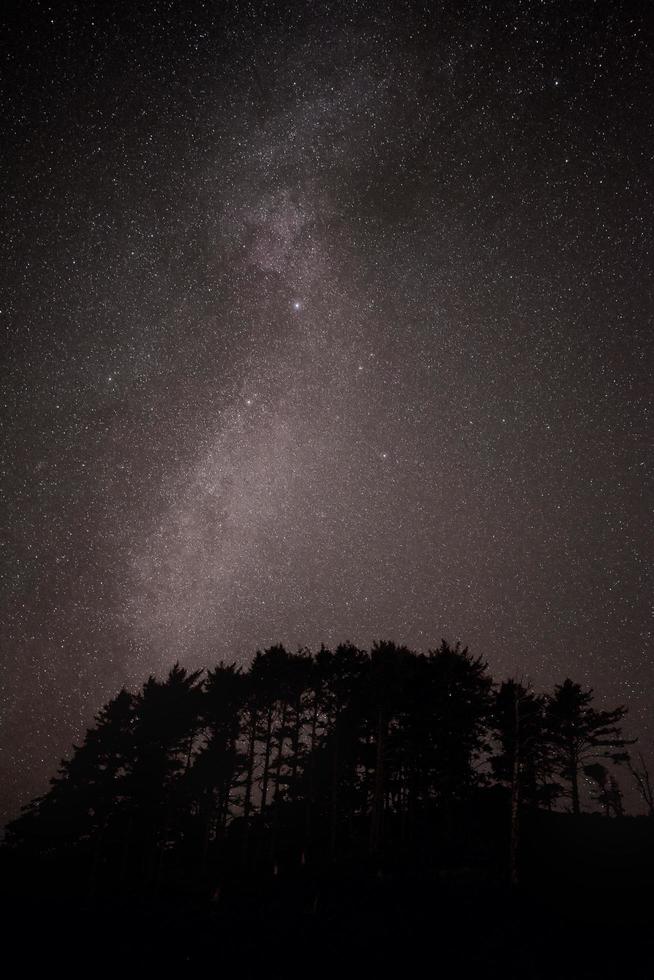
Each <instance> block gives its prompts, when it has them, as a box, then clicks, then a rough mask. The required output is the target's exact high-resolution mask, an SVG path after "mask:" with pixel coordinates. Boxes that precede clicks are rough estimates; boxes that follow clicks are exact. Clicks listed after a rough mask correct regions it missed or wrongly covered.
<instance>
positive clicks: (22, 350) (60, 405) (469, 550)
mask: <svg viewBox="0 0 654 980" xmlns="http://www.w3.org/2000/svg"><path fill="white" fill-rule="evenodd" d="M432 7H433V9H432ZM6 26H7V31H6V35H7V38H8V43H7V45H6V47H5V52H4V56H3V57H4V61H5V70H6V72H7V75H8V78H9V80H10V82H9V86H8V96H7V98H6V100H5V105H4V109H3V112H4V117H5V118H4V123H5V126H4V128H5V132H6V134H7V137H6V152H5V167H6V171H5V175H4V178H5V179H4V183H5V187H6V192H5V194H4V201H3V211H4V215H3V218H4V221H3V224H4V227H5V229H6V234H5V239H4V244H3V245H2V246H1V248H2V267H3V279H4V282H3V295H2V313H1V315H2V321H3V326H4V329H5V333H6V336H7V354H8V356H7V358H6V365H5V371H4V378H3V403H4V412H3V440H2V450H1V452H2V473H3V483H2V489H3V501H4V509H3V512H4V535H3V540H4V549H5V561H4V563H3V571H2V589H3V599H4V602H3V608H4V610H5V614H4V617H3V631H2V647H3V658H4V663H5V669H4V671H3V690H2V693H1V697H2V705H3V727H4V735H3V738H2V746H1V749H2V761H1V763H0V765H1V771H2V773H3V775H4V777H5V778H4V780H3V782H4V784H5V787H6V789H5V797H4V800H3V805H4V807H5V809H6V811H7V812H8V813H9V812H14V811H15V809H16V807H17V805H18V803H19V802H22V801H24V800H25V798H26V797H28V796H29V795H31V794H33V793H34V792H36V791H38V790H40V789H42V788H43V785H44V783H45V780H46V777H47V776H48V775H49V774H51V772H52V771H53V769H54V766H55V764H56V761H57V758H58V757H59V756H60V755H61V754H62V753H64V752H65V751H67V749H68V746H69V745H70V743H71V741H72V740H73V739H75V738H79V737H80V733H81V732H82V731H83V730H84V728H85V727H86V725H87V724H89V722H90V720H91V718H92V716H93V713H94V711H95V710H96V709H97V708H98V706H99V704H100V703H101V702H102V700H103V699H106V697H108V696H109V695H111V694H112V693H114V692H115V691H116V689H117V688H118V687H120V686H121V685H122V684H127V685H135V684H138V683H140V682H141V681H142V680H143V679H144V678H145V676H147V674H148V673H150V672H154V673H161V672H162V671H164V670H165V669H167V668H168V667H169V666H170V665H171V664H172V663H173V662H174V661H175V660H180V661H181V662H182V663H184V664H186V665H188V666H210V665H211V664H213V663H215V662H216V661H217V660H219V659H221V658H225V659H228V660H229V659H236V660H238V661H240V662H247V660H248V659H249V657H250V656H251V655H252V653H253V652H254V650H255V649H256V647H257V646H264V645H267V644H269V643H272V642H278V641H282V642H285V643H287V644H288V645H290V646H291V647H293V646H295V645H296V644H308V645H313V646H315V645H317V644H319V643H320V642H323V641H324V642H325V643H331V642H337V641H338V640H341V639H346V638H349V639H351V640H353V641H355V642H358V643H360V644H362V645H366V646H367V645H368V644H369V643H370V642H371V641H372V640H373V639H375V638H378V637H382V636H383V637H392V638H396V639H398V640H400V641H402V642H406V643H408V644H410V645H413V646H414V647H415V648H417V649H427V648H428V647H430V646H434V645H436V644H437V643H438V641H439V640H440V637H441V636H446V637H448V638H449V639H451V640H456V639H457V638H462V639H463V640H464V641H465V642H466V643H468V644H469V645H470V647H471V649H472V650H473V651H474V652H475V653H479V654H482V655H483V656H484V657H485V658H486V659H487V660H488V661H489V664H490V667H491V670H492V672H493V674H494V675H495V676H497V677H501V676H505V675H507V674H510V673H513V674H518V675H520V676H522V677H527V678H530V679H531V680H532V681H533V682H534V684H535V685H536V686H537V687H543V686H551V685H552V684H553V683H555V682H559V681H561V680H562V679H563V677H565V676H566V675H568V674H569V675H570V676H572V677H573V678H574V679H575V680H579V681H581V682H583V683H584V684H590V685H592V686H593V687H595V689H596V691H597V693H598V696H600V697H601V698H602V699H609V700H612V701H616V702H627V703H628V704H629V705H630V706H631V712H632V714H631V725H632V728H633V729H634V731H635V732H636V733H637V734H639V735H641V736H642V737H643V739H644V747H645V749H646V751H647V750H648V740H651V737H652V734H653V732H652V727H651V724H650V721H649V716H650V714H651V708H652V701H651V691H650V685H651V681H652V663H651V656H652V654H651V619H650V616H651V609H650V608H649V606H650V601H649V600H650V599H651V592H650V591H648V584H647V583H648V566H649V563H650V561H651V543H652V542H651V533H650V530H649V527H650V524H649V520H648V518H649V508H648V501H649V500H651V494H650V491H651V443H650V441H649V434H650V433H651V426H650V424H649V416H648V410H649V407H650V398H649V395H650V371H651V364H652V360H651V355H652V332H651V283H650V281H648V279H649V254H650V247H651V204H652V201H651V175H650V173H649V170H648V167H649V165H650V163H651V160H650V159H649V154H648V140H647V133H648V131H649V133H650V135H651V109H650V107H651V105H652V94H653V93H652V65H651V55H649V54H648V51H647V47H646V42H645V24H644V9H643V8H640V10H638V9H637V10H636V13H633V14H632V13H631V11H630V10H629V9H628V5H625V6H624V7H623V6H622V5H617V6H616V5H615V4H614V3H610V2H597V3H584V2H582V3H579V4H574V5H569V4H559V3H557V2H554V0H552V2H536V0H533V2H531V0H523V2H519V0H515V2H509V3H502V4H485V3H465V2H458V3H454V2H452V3H444V4H434V5H429V4H423V5H420V4H405V3H402V2H400V0H396V2H392V3H390V2H389V3H363V2H362V3H342V4H341V3H330V2H327V3H324V4H323V3H321V4H319V5H313V4H290V3H286V4H278V3H273V2H271V3H254V2H252V3H249V2H228V3H222V4H220V3H219V4H213V3H188V2H187V3H183V4H181V3H180V4H178V5H176V4H170V3H164V2H153V3H149V4H145V5H140V4H134V5H129V6H127V5H125V6H124V7H123V6H122V5H120V4H117V5H95V4H93V3H84V4H70V5H64V6H59V5H56V4H46V3H37V2H34V3H31V4H26V5H23V7H22V10H21V14H20V16H18V15H17V16H16V17H15V18H14V19H13V20H11V21H8V22H7V25H6Z"/></svg>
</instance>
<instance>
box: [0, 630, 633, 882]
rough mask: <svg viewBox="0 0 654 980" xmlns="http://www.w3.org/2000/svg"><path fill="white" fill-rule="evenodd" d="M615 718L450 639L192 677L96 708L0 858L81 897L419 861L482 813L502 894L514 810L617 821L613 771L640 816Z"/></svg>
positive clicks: (574, 693)
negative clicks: (74, 872) (70, 882)
mask: <svg viewBox="0 0 654 980" xmlns="http://www.w3.org/2000/svg"><path fill="white" fill-rule="evenodd" d="M625 713H626V709H625V708H624V707H622V706H619V707H616V708H613V709H610V710H600V709H598V708H596V707H595V706H594V703H593V693H592V691H591V690H590V689H584V688H583V687H582V686H581V685H579V684H577V683H574V682H573V681H572V680H570V679H566V680H565V681H563V683H562V684H560V685H557V686H556V687H555V688H554V690H553V691H552V692H551V693H548V694H537V693H536V692H534V691H533V690H532V689H531V688H530V687H529V685H525V684H522V683H521V682H519V681H517V680H514V679H510V680H507V681H504V682H502V683H500V684H495V683H494V682H493V679H492V678H491V676H490V674H489V673H488V668H487V665H486V664H485V663H484V662H483V661H482V660H481V658H475V657H473V656H472V655H471V654H470V653H469V652H468V649H467V648H462V647H461V645H460V644H456V645H455V646H451V645H449V644H448V643H447V642H445V641H443V642H442V643H441V645H440V646H439V647H438V648H437V649H435V650H430V651H429V652H428V653H426V654H418V653H415V652H413V651H411V650H409V649H408V648H406V647H404V646H399V645H396V644H395V643H392V642H379V643H375V644H374V645H373V646H372V649H371V650H370V651H365V650H362V649H359V648H357V647H356V646H353V645H352V644H350V643H344V644H340V645H339V646H337V647H336V648H335V649H333V650H332V649H327V648H325V647H322V648H321V649H320V650H319V651H318V652H317V653H315V654H312V653H311V652H309V651H308V650H304V649H301V650H299V651H298V652H296V653H292V652H289V651H288V650H286V649H285V648H284V647H283V646H273V647H270V648H269V649H266V650H264V651H263V652H261V651H260V652H257V654H256V656H255V657H254V659H253V661H252V663H251V665H250V666H249V668H247V669H242V668H240V667H238V666H236V665H235V664H226V663H224V662H221V663H220V664H218V666H216V667H215V668H214V669H211V670H208V671H207V672H206V673H205V672H202V671H190V672H189V671H187V670H186V669H185V668H183V667H181V666H180V665H179V664H176V665H175V666H174V667H173V668H172V669H171V670H170V672H169V674H168V676H167V677H166V678H165V679H163V680H160V679H157V678H155V677H153V676H151V677H150V678H149V679H148V680H147V681H146V682H145V684H144V685H143V687H142V688H141V690H140V691H138V693H136V694H133V693H130V692H129V691H127V690H124V689H123V690H121V691H120V692H119V693H118V694H117V696H116V697H114V698H113V699H112V700H111V701H109V702H108V704H106V705H105V706H104V707H103V708H102V709H101V710H100V712H99V713H98V715H97V717H96V719H95V725H94V727H92V728H91V729H89V731H88V732H87V733H86V737H85V738H84V741H83V742H82V744H81V745H79V746H75V747H74V751H73V753H72V755H71V756H70V758H68V759H66V760H64V761H62V763H61V766H60V768H59V771H58V773H57V775H56V776H55V777H54V778H53V779H52V780H51V785H50V789H49V790H48V792H47V793H45V795H43V796H41V797H39V798H37V799H35V800H34V801H32V803H30V804H29V805H28V806H27V807H26V808H25V809H24V811H23V812H22V814H21V815H20V816H19V817H18V819H16V820H15V821H13V822H12V823H11V824H9V826H8V827H7V832H6V846H8V847H9V848H13V849H15V850H19V851H23V852H28V853H30V854H32V855H38V856H40V857H44V856H45V857H48V856H50V857H54V858H56V859H60V858H64V859H66V860H69V859H72V858H75V860H83V863H84V866H85V867H86V868H87V869H88V873H89V875H90V879H91V880H92V881H97V880H106V879H107V877H109V878H111V879H112V880H115V881H118V882H123V883H125V884H127V883H134V882H140V883H145V885H146V886H150V885H151V886H153V887H156V886H157V884H158V883H160V882H161V881H162V880H164V879H166V877H167V876H169V875H170V874H171V873H172V872H171V869H174V873H175V874H177V875H178V876H179V875H188V876H193V875H201V874H203V873H205V872H206V869H207V868H211V867H213V868H215V867H218V866H223V865H224V866H230V867H232V868H237V867H238V868H241V869H243V868H246V869H257V868H262V867H268V868H272V869H274V868H275V867H276V866H277V865H278V864H279V863H280V862H281V863H287V864H288V863H289V862H291V863H293V862H294V863H295V864H296V865H303V864H305V863H311V862H330V861H331V862H334V861H351V860H359V859H366V860H369V861H373V862H374V861H383V860H384V859H385V858H387V857H388V855H393V856H395V857H398V856H399V859H400V860H402V861H405V862H411V861H414V862H420V861H422V860H425V855H427V854H431V853H432V851H431V850H430V844H429V842H430V841H433V839H434V837H435V836H439V837H440V839H442V840H445V841H449V842H450V843H451V842H452V841H453V840H454V839H455V837H456V834H457V827H458V826H459V825H460V824H461V821H462V815H464V816H465V815H467V817H469V816H470V814H474V813H475V812H481V811H482V810H483V809H484V806H485V805H486V804H484V802H483V801H484V800H486V801H488V800H489V799H491V798H492V799H496V800H498V801H499V803H498V808H499V812H501V813H502V814H505V815H506V819H504V817H501V818H500V821H499V823H498V828H499V829H498V830H497V833H499V834H500V836H501V837H502V839H503V840H504V839H505V840H506V845H507V846H506V852H507V859H506V860H507V867H508V873H509V875H510V877H511V879H512V880H513V881H514V882H515V881H517V876H518V867H519V843H520V825H521V815H522V814H523V812H524V811H525V809H533V808H546V809H547V808H549V809H551V808H559V809H561V808H566V809H568V810H569V811H570V812H571V814H572V815H578V814H579V813H580V811H581V810H582V805H587V804H588V802H590V801H591V800H594V802H595V804H596V805H598V806H599V807H600V808H601V809H602V810H603V812H604V813H605V814H607V815H609V816H615V817H619V816H620V815H621V814H622V812H623V803H622V793H621V789H620V786H619V783H618V780H617V778H616V771H617V770H616V766H618V765H620V764H624V765H625V766H627V767H629V768H630V769H631V771H632V773H633V774H634V777H635V778H636V777H637V778H636V785H637V786H639V787H640V788H641V792H642V794H643V799H644V800H645V801H646V802H647V803H648V806H649V811H650V813H651V812H652V794H651V787H650V783H649V776H648V773H647V770H646V768H645V767H644V765H643V764H642V763H640V764H639V765H635V764H634V763H633V762H632V760H631V759H630V757H629V754H628V746H629V745H630V744H631V742H630V740H628V739H626V738H625V737H624V735H623V732H622V722H623V719H624V716H625ZM589 785H592V787H594V789H593V791H592V792H591V794H590V796H589V794H588V792H587V788H588V786H589ZM648 793H649V797H648V795H647V794H648ZM467 817H466V819H467ZM463 822H465V821H463ZM504 835H506V836H505V837H504ZM466 846H467V847H468V848H469V847H470V846H471V845H470V842H469V841H468V843H467V844H466Z"/></svg>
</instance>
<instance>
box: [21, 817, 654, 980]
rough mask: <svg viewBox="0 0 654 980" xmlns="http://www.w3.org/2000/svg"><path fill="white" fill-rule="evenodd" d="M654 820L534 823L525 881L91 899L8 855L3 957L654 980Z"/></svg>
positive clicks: (346, 884) (343, 870)
mask: <svg viewBox="0 0 654 980" xmlns="http://www.w3.org/2000/svg"><path fill="white" fill-rule="evenodd" d="M618 824H621V826H618ZM653 830H654V828H653V826H652V823H651V822H649V821H647V820H632V819H628V818H626V819H625V820H624V821H605V820H601V819H600V818H587V819H586V820H585V821H584V822H583V826H578V827H575V828H572V830H571V827H570V823H563V822H561V823H560V825H557V826H555V828H554V832H550V833H549V834H543V835H540V836H539V835H532V837H531V840H530V841H529V843H528V846H526V847H525V854H524V856H523V865H524V869H523V885H522V887H521V888H520V890H519V891H517V892H511V891H510V890H509V889H508V888H507V887H506V886H505V885H504V884H503V883H502V881H501V880H500V878H499V877H498V873H497V869H495V870H491V869H489V868H488V867H486V868H484V867H480V866H477V867H473V866H461V865H460V866H450V867H448V868H444V869H440V870H439V869H435V868H430V869H429V870H424V871H422V872H421V871H419V870H418V871H417V870H416V869H414V870H413V871H412V873H410V874H409V873H402V872H401V871H398V870H397V869H396V870H394V871H386V872H385V873H382V874H381V875H380V874H378V873H373V872H372V871H371V869H370V868H363V867H360V868H353V867H352V866H340V867H332V868H329V869H328V868H323V869H322V870H320V871H318V870H316V869H313V870H311V869H309V868H302V867H296V868H294V869H292V868H289V869H285V870H284V869H282V870H280V873H279V874H277V875H276V876H275V875H272V874H270V873H260V874H258V875H256V876H250V877H245V876H236V877H234V878H233V879H232V880H230V881H229V882H226V883H225V884H224V885H223V887H222V890H221V894H220V895H219V896H215V895H214V896H213V898H212V897H211V894H210V889H208V888H198V887H195V888H194V889H187V890H186V892H185V893H183V891H184V890H183V889H180V888H179V887H177V888H176V889H172V888H168V894H162V893H160V894H159V895H157V896H153V895H149V896H144V895H134V894H132V895H130V896H125V895H122V896H121V895H118V894H113V895H112V896H106V895H105V896H104V897H95V898H90V897H88V896H86V897H79V896H78V897H76V896H75V894H74V892H72V891H71V889H70V888H69V887H68V888H67V887H66V883H65V882H64V881H62V882H61V887H60V888H59V889H57V887H56V883H53V882H52V881H50V882H46V883H44V885H43V887H39V885H38V875H37V876H36V877H35V872H34V868H33V867H32V868H30V869H29V870H26V873H25V875H24V876H23V878H22V880H21V864H20V862H16V861H15V860H14V859H7V857H5V859H4V861H3V864H2V866H3V867H4V869H5V875H4V881H5V884H6V885H7V888H6V889H5V896H4V907H3V909H2V921H3V933H4V939H3V960H4V962H5V964H9V963H12V962H13V963H14V964H15V965H16V967H18V968H19V971H20V975H23V976H27V975H32V974H34V973H36V974H37V975H49V974H50V973H53V972H54V970H55V969H56V970H57V971H60V970H61V969H63V970H64V971H65V973H66V974H67V975H78V974H80V975H86V976H89V975H90V976H93V975H94V974H100V975H107V974H108V973H109V974H115V975H119V974H120V975H123V976H126V977H133V976H138V975H143V976H147V977H151V976H156V975H157V974H158V975H178V976H198V977H229V978H230V980H231V978H238V980H244V978H249V977H256V978H258V980H259V978H276V977H280V978H282V977H284V978H286V977H289V978H290V977H303V978H312V977H330V978H336V980H340V978H341V977H346V976H351V975H355V976H360V977H362V978H363V977H369V976H370V977H405V976H406V977H413V976H416V977H418V976H424V977H436V978H438V977H442V978H448V980H449V978H468V977H470V978H473V977H474V978H479V980H482V978H495V977H497V978H500V977H503V978H505V977H510V978H525V980H530V978H534V980H535V978H538V980H540V978H554V980H582V978H583V980H585V978H588V980H596V978H604V977H606V978H609V977H611V978H620V980H632V978H634V980H652V978H654V894H653V885H654V862H653V861H652V855H653V848H652V834H653ZM53 884H54V888H53V887H52V886H53ZM162 891H165V889H162ZM14 969H15V967H14ZM6 975H10V974H9V973H7V974H6ZM11 975H14V974H13V973H12V974H11Z"/></svg>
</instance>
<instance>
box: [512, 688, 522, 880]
mask: <svg viewBox="0 0 654 980" xmlns="http://www.w3.org/2000/svg"><path fill="white" fill-rule="evenodd" d="M514 697H515V704H514V711H515V718H514V724H515V729H514V737H513V766H512V768H511V840H510V844H509V881H510V882H511V885H512V886H513V887H514V888H515V887H517V885H518V841H519V835H520V753H521V746H520V701H519V699H518V696H517V694H516V695H514Z"/></svg>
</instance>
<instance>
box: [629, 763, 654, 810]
mask: <svg viewBox="0 0 654 980" xmlns="http://www.w3.org/2000/svg"><path fill="white" fill-rule="evenodd" d="M638 760H639V761H638V765H634V762H633V759H631V758H629V760H628V762H627V765H628V768H629V772H630V773H631V775H632V776H633V778H634V782H635V784H636V788H637V790H638V792H639V794H640V796H641V798H642V800H643V802H644V803H645V806H646V807H647V812H648V813H649V815H650V817H654V786H653V785H652V780H651V777H650V772H649V768H648V766H647V765H646V763H645V760H644V758H643V756H642V754H641V753H638Z"/></svg>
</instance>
